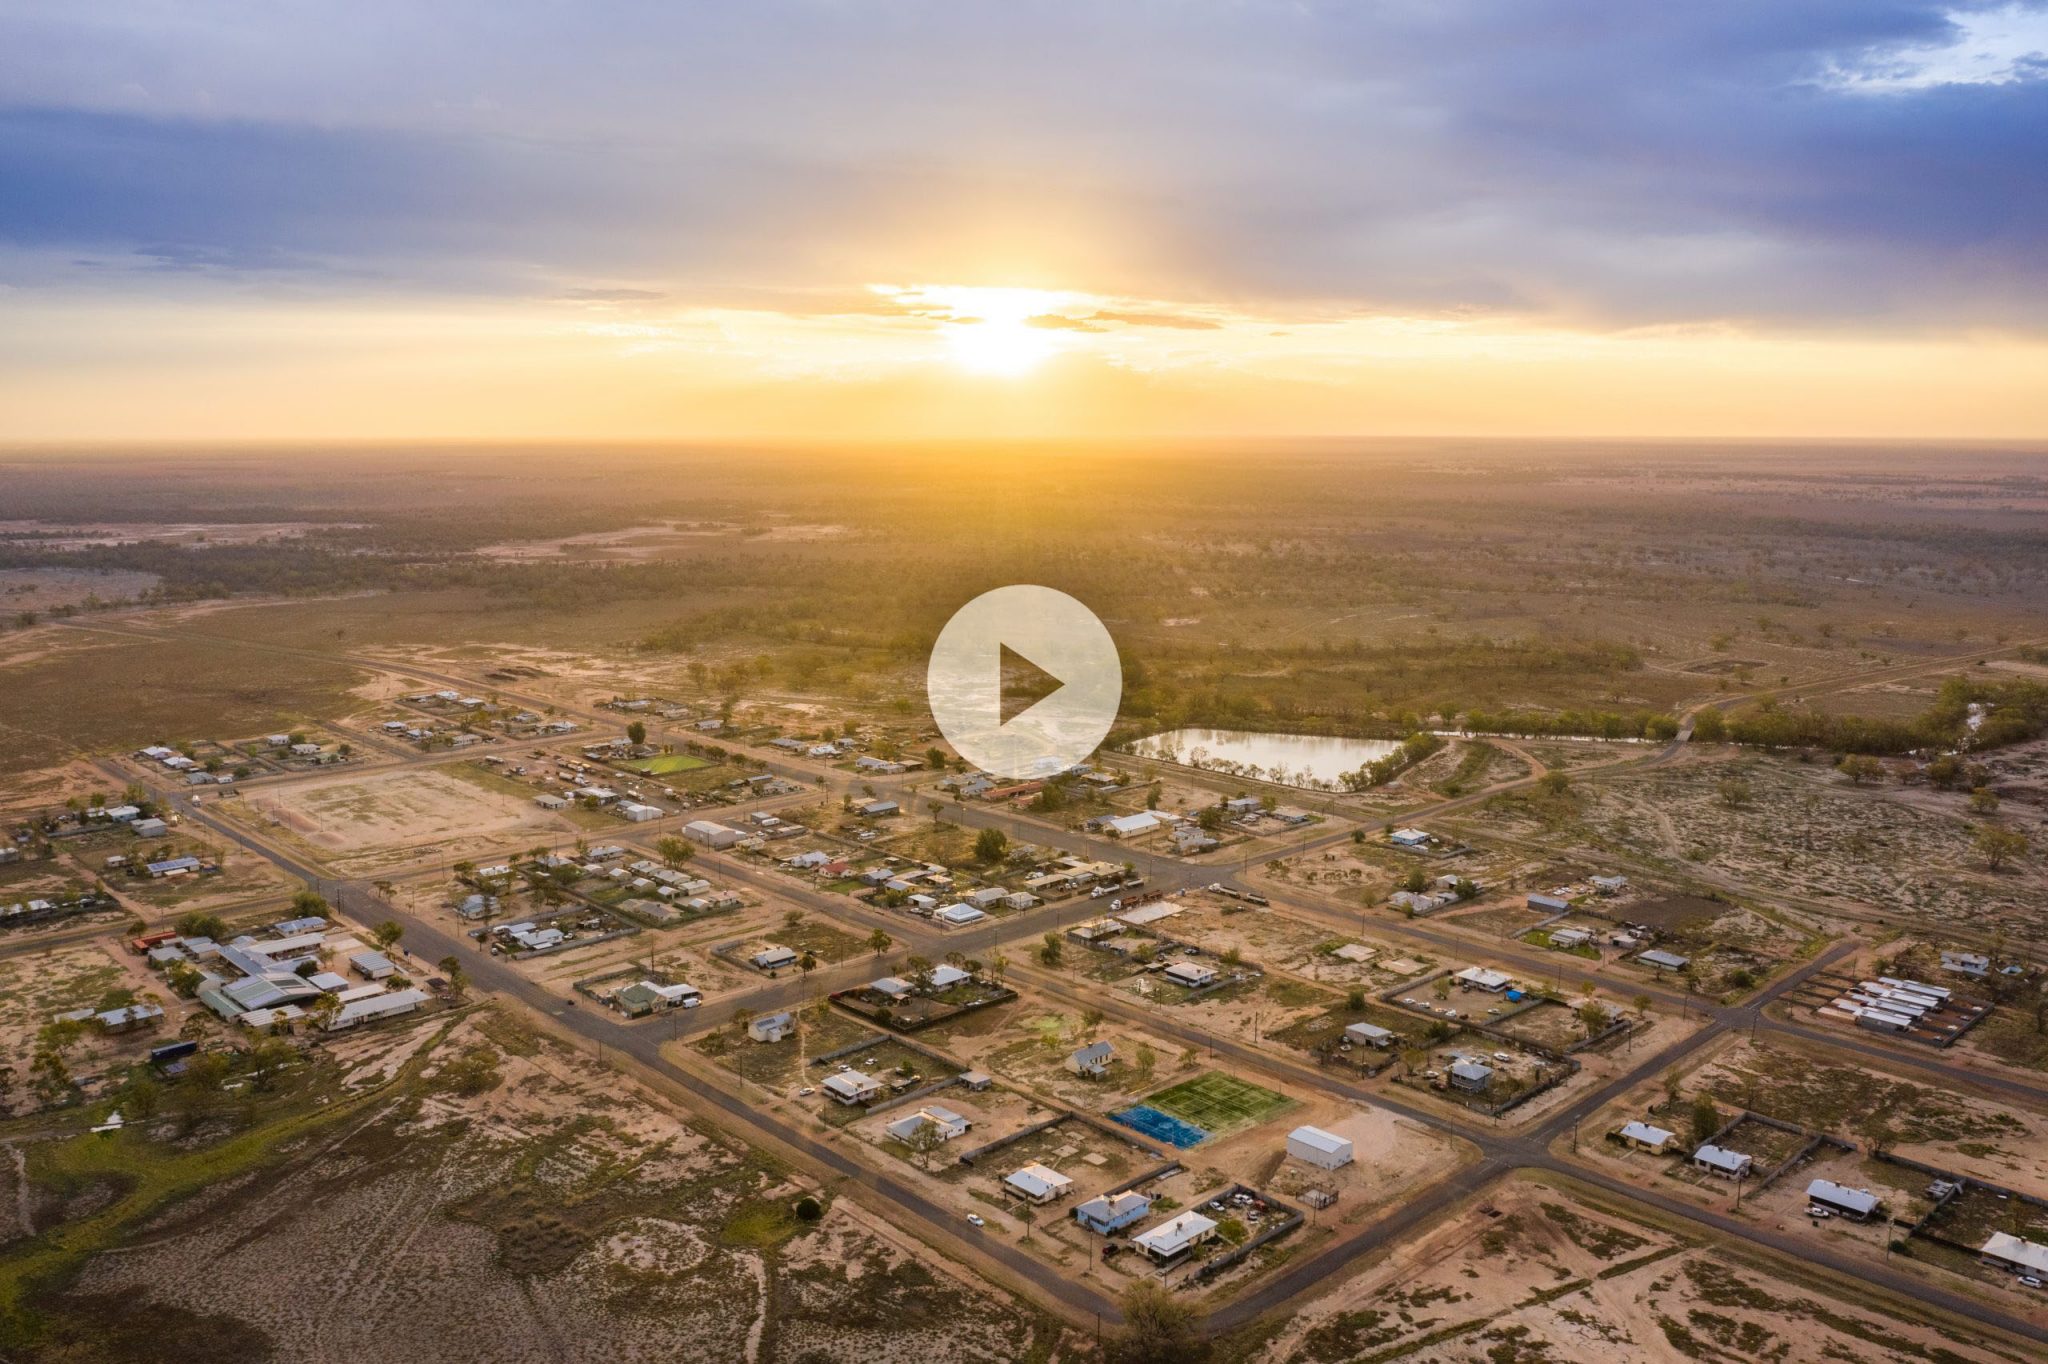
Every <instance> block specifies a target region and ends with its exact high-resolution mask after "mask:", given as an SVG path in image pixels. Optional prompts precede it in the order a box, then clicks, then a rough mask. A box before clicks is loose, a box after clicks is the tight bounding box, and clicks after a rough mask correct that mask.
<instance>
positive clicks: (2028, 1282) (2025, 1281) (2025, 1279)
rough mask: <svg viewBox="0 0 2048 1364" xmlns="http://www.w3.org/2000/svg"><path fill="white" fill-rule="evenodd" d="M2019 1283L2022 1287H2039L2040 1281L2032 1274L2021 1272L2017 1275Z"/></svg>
mask: <svg viewBox="0 0 2048 1364" xmlns="http://www.w3.org/2000/svg"><path fill="white" fill-rule="evenodd" d="M2019 1285H2020V1287H2022V1288H2039V1287H2040V1286H2041V1281H2040V1280H2039V1279H2037V1278H2035V1277H2034V1276H2033V1275H2032V1274H2022V1275H2020V1277H2019Z"/></svg>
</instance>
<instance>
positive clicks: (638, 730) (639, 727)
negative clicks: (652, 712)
mask: <svg viewBox="0 0 2048 1364" xmlns="http://www.w3.org/2000/svg"><path fill="white" fill-rule="evenodd" d="M626 738H627V739H628V740H629V741H630V742H631V743H632V745H633V747H635V748H638V747H639V746H640V745H642V744H644V743H646V742H647V726H646V725H645V724H643V723H641V722H640V721H638V720H635V721H634V722H633V723H632V724H630V725H627V726H626Z"/></svg>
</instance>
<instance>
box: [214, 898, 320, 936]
mask: <svg viewBox="0 0 2048 1364" xmlns="http://www.w3.org/2000/svg"><path fill="white" fill-rule="evenodd" d="M325 903H326V902H325V901H322V906H323V907H324V906H325ZM177 929H178V932H179V933H180V934H182V935H183V936H185V937H187V938H212V939H213V940H214V941H215V942H222V941H225V940H226V938H227V936H228V925H227V920H225V919H223V918H221V917H220V915H218V914H205V913H201V912H199V911H197V910H195V911H193V912H192V913H190V914H181V915H179V916H178V923H177Z"/></svg>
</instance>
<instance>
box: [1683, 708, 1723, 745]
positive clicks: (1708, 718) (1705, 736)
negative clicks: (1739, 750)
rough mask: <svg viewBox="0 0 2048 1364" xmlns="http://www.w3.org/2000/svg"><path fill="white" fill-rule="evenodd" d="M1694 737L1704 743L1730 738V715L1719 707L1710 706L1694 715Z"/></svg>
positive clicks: (1721, 741)
mask: <svg viewBox="0 0 2048 1364" xmlns="http://www.w3.org/2000/svg"><path fill="white" fill-rule="evenodd" d="M1692 737H1693V738H1694V739H1695V740H1696V741H1697V742H1699V743H1703V744H1718V743H1723V742H1725V741H1726V740H1727V738H1728V717H1727V716H1726V715H1724V714H1722V713H1721V711H1720V710H1719V709H1718V708H1716V707H1714V706H1708V707H1707V708H1706V709H1704V710H1702V711H1701V712H1700V713H1699V714H1698V715H1695V716H1693V717H1692Z"/></svg>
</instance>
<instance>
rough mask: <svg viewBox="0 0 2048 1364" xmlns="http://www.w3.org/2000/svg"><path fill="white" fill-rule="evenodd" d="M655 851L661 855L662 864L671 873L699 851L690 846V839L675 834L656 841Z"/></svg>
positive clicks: (665, 835) (666, 835) (663, 836)
mask: <svg viewBox="0 0 2048 1364" xmlns="http://www.w3.org/2000/svg"><path fill="white" fill-rule="evenodd" d="M654 851H655V852H657V853H659V854H660V855H661V860H662V863H663V864H664V865H665V866H667V867H668V869H669V870H670V871H674V870H676V869H677V868H678V867H680V866H682V865H683V863H685V862H687V861H689V860H690V859H691V858H693V857H695V856H696V855H697V850H696V849H695V848H694V847H692V846H691V845H690V840H689V839H687V838H678V837H676V836H675V835H674V834H664V835H662V836H661V837H660V838H658V839H656V840H655V841H654Z"/></svg>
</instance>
